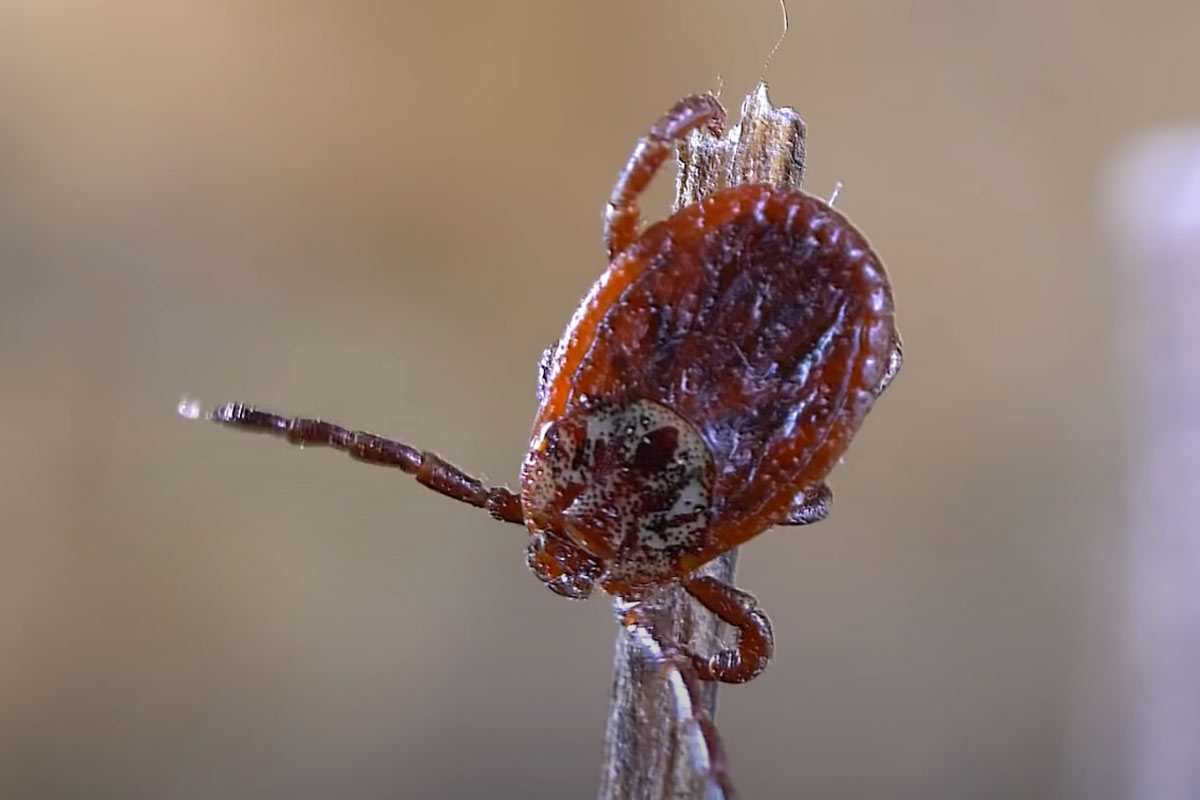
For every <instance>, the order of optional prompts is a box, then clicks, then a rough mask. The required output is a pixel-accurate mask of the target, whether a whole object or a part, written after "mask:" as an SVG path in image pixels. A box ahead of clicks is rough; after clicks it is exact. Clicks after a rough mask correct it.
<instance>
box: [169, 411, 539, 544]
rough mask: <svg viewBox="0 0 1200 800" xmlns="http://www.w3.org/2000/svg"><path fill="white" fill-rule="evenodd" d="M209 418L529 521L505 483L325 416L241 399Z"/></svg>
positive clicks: (498, 516) (515, 519)
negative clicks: (335, 454) (395, 472)
mask: <svg viewBox="0 0 1200 800" xmlns="http://www.w3.org/2000/svg"><path fill="white" fill-rule="evenodd" d="M189 416H190V414H189ZM209 418H210V419H211V420H212V421H213V422H217V423H220V424H222V425H227V426H229V427H232V428H239V429H241V430H246V431H255V432H257V433H268V434H270V435H272V436H277V437H279V438H281V439H285V440H287V441H288V442H291V443H292V444H294V445H299V446H301V447H303V446H305V445H316V446H323V447H332V448H333V449H335V450H341V451H343V452H345V453H348V454H349V455H350V457H351V458H355V459H357V460H359V461H362V462H365V463H367V464H374V465H376V466H381V467H395V468H396V469H399V470H400V471H401V472H405V473H407V474H409V475H412V476H413V477H414V478H416V479H417V482H418V483H420V484H421V485H423V486H425V487H426V488H429V489H432V490H433V491H435V492H437V493H438V494H443V495H445V496H446V497H449V498H451V499H453V500H457V501H459V502H460V503H467V504H468V505H472V506H475V507H476V508H482V509H486V510H487V511H488V512H489V513H490V514H491V515H492V516H493V517H495V518H496V519H498V520H500V521H502V522H512V523H515V524H518V525H520V524H524V521H525V520H524V515H523V514H522V511H521V499H520V498H519V497H518V496H517V495H516V494H514V493H513V492H510V491H509V490H508V489H505V488H504V487H503V486H488V485H486V484H485V483H483V482H482V481H480V480H479V479H478V478H475V477H472V476H471V475H468V474H467V473H465V472H463V471H462V470H461V469H459V468H458V467H456V466H454V465H453V464H451V463H449V462H448V461H445V460H443V459H442V458H441V457H439V456H438V455H436V454H434V453H430V452H428V451H426V450H418V449H417V448H415V447H412V446H411V445H408V444H405V443H404V442H397V441H393V440H391V439H384V438H383V437H382V436H376V435H375V434H373V433H367V432H366V431H355V430H350V429H348V428H344V427H342V426H341V425H337V424H335V423H332V422H326V421H325V420H320V419H309V418H306V417H287V416H284V415H282V414H276V413H274V412H271V411H264V410H262V409H260V408H255V407H253V406H249V405H245V404H243V403H225V404H224V405H221V406H218V407H217V409H216V410H215V411H213V413H212V414H211V415H210V417H209Z"/></svg>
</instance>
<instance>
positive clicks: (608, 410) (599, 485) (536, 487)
mask: <svg viewBox="0 0 1200 800" xmlns="http://www.w3.org/2000/svg"><path fill="white" fill-rule="evenodd" d="M712 476H713V465H712V456H711V454H710V453H709V450H708V448H707V447H706V446H705V444H704V441H703V440H702V439H701V438H700V434H699V433H697V432H696V429H695V428H693V427H692V426H691V425H690V424H689V423H688V422H687V421H686V420H684V419H683V418H682V417H680V416H679V415H678V414H676V413H675V412H673V411H671V410H670V409H669V408H666V407H665V406H663V405H660V404H659V403H655V402H653V401H650V400H634V401H631V402H628V403H624V404H595V405H592V406H590V407H587V408H580V409H577V410H576V411H574V412H573V413H571V414H568V415H567V416H564V417H562V418H560V419H558V420H556V421H554V422H551V423H548V424H547V425H546V426H545V427H544V428H543V429H542V430H540V431H538V432H537V433H536V434H535V436H534V440H533V442H532V444H531V445H530V449H529V454H528V456H526V458H525V464H524V467H523V469H522V472H521V502H522V505H523V507H524V509H525V519H526V522H527V523H528V525H529V528H530V531H531V532H532V533H534V534H535V535H538V534H543V535H549V536H553V537H557V538H559V539H561V540H565V541H567V542H570V543H571V544H573V545H575V546H576V547H577V548H579V549H581V550H582V551H584V552H586V553H587V554H589V555H590V556H592V557H593V558H595V559H598V560H600V561H611V560H613V559H637V560H639V561H659V562H663V563H665V562H667V561H668V560H670V561H673V559H670V556H671V555H672V553H678V552H679V551H681V550H688V549H698V548H699V546H700V545H701V543H702V540H703V534H704V529H705V528H706V527H707V525H708V517H709V502H710V495H711V488H712Z"/></svg>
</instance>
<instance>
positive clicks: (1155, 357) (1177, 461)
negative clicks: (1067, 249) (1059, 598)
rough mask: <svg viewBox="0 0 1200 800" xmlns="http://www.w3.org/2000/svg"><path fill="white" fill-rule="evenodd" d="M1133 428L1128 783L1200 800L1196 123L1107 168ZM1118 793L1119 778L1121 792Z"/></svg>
mask: <svg viewBox="0 0 1200 800" xmlns="http://www.w3.org/2000/svg"><path fill="white" fill-rule="evenodd" d="M1103 189H1104V202H1105V205H1104V213H1105V216H1106V220H1105V222H1106V224H1107V227H1108V230H1109V231H1110V232H1111V238H1110V240H1109V244H1110V246H1111V247H1112V252H1113V253H1114V256H1115V259H1116V265H1117V268H1118V269H1117V273H1116V278H1117V284H1116V286H1117V295H1116V301H1117V308H1116V310H1117V314H1118V319H1119V325H1118V342H1119V347H1120V351H1121V352H1120V356H1121V366H1122V370H1121V374H1122V376H1123V379H1124V380H1125V382H1126V383H1125V387H1124V391H1125V403H1124V407H1125V408H1126V409H1127V417H1126V428H1127V430H1128V433H1129V438H1128V442H1129V447H1128V461H1127V464H1128V482H1127V487H1128V488H1127V492H1128V493H1127V495H1126V503H1125V508H1126V517H1125V523H1126V526H1125V527H1126V533H1127V539H1126V548H1125V550H1124V552H1123V556H1124V569H1125V577H1126V579H1127V580H1126V583H1125V586H1124V590H1125V592H1126V595H1125V596H1126V598H1127V602H1126V603H1125V607H1124V610H1125V612H1126V616H1125V619H1124V620H1123V629H1122V631H1121V634H1120V636H1119V639H1118V641H1119V647H1120V648H1121V650H1122V651H1123V654H1122V655H1123V659H1122V662H1123V663H1122V666H1121V671H1122V672H1123V673H1124V674H1123V675H1122V680H1121V681H1120V684H1121V686H1122V687H1123V689H1122V693H1123V694H1124V697H1122V698H1121V701H1120V702H1119V704H1118V705H1119V706H1120V707H1121V709H1122V712H1121V713H1120V716H1121V717H1123V719H1121V720H1120V724H1121V730H1120V732H1119V735H1118V737H1117V741H1119V742H1120V745H1119V747H1120V749H1121V750H1122V751H1123V753H1122V760H1123V763H1122V764H1121V766H1120V768H1119V770H1118V772H1119V773H1120V774H1121V775H1122V780H1121V782H1122V783H1124V784H1125V785H1124V786H1123V787H1121V789H1120V790H1118V791H1116V792H1115V793H1114V794H1113V796H1119V797H1130V798H1139V799H1140V798H1145V799H1146V800H1174V799H1175V798H1179V800H1184V798H1188V799H1189V800H1194V798H1200V128H1192V129H1178V130H1173V131H1158V132H1154V133H1151V134H1148V135H1146V136H1145V137H1143V138H1141V139H1139V140H1137V141H1135V142H1133V143H1132V144H1131V145H1130V146H1129V147H1127V148H1125V149H1124V150H1123V151H1122V152H1121V153H1119V154H1118V157H1117V158H1116V159H1115V160H1114V161H1113V167H1112V169H1111V171H1110V172H1109V173H1108V175H1107V176H1106V182H1105V185H1104V187H1103ZM1113 788H1115V787H1113Z"/></svg>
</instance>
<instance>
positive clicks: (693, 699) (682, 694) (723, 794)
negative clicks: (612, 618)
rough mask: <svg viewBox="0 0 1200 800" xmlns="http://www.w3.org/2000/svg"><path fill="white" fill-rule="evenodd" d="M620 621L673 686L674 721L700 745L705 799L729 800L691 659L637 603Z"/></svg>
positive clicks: (720, 752)
mask: <svg viewBox="0 0 1200 800" xmlns="http://www.w3.org/2000/svg"><path fill="white" fill-rule="evenodd" d="M621 622H622V624H623V625H624V626H625V628H626V629H627V630H629V632H630V634H631V635H633V636H634V637H636V640H637V641H638V642H639V643H640V645H641V647H642V649H643V651H644V652H645V653H646V655H647V658H648V659H649V660H650V661H652V662H655V663H658V664H661V665H662V670H663V678H664V680H666V681H668V682H669V683H671V684H674V685H675V687H674V688H675V690H674V691H673V692H672V693H671V694H672V697H674V699H675V722H676V723H677V724H679V725H680V726H691V727H694V728H695V730H696V733H697V734H699V742H700V743H701V744H703V746H704V754H705V756H706V758H707V761H708V768H707V773H706V774H705V775H704V777H705V778H706V780H707V783H708V790H707V791H706V792H705V795H704V796H705V797H717V798H722V799H723V800H733V798H734V797H735V793H734V790H733V783H732V781H731V780H730V777H729V768H728V766H727V764H726V761H725V749H724V747H722V745H721V737H720V736H719V735H718V733H717V726H716V723H714V722H713V720H712V717H710V716H709V715H708V712H707V711H706V710H705V705H704V701H703V697H702V694H701V691H700V677H701V676H700V675H699V674H698V673H697V670H696V667H695V665H694V664H693V659H692V657H691V656H689V655H688V653H687V652H686V651H685V650H684V649H683V648H682V647H680V646H679V645H678V644H675V643H673V642H670V641H668V640H667V639H666V638H665V637H664V636H662V634H661V632H660V631H659V630H658V627H657V626H656V625H655V624H654V620H653V619H652V618H651V617H650V615H648V614H646V613H644V611H643V609H642V608H641V606H640V604H637V603H635V604H633V605H632V606H630V607H629V608H628V609H627V610H626V611H625V612H624V613H623V614H622V615H621Z"/></svg>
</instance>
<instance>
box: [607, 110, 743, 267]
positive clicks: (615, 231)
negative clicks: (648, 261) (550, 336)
mask: <svg viewBox="0 0 1200 800" xmlns="http://www.w3.org/2000/svg"><path fill="white" fill-rule="evenodd" d="M705 123H707V124H708V125H709V126H710V127H712V128H713V129H714V130H715V131H716V132H718V133H720V132H721V131H722V130H723V129H724V127H725V109H723V108H721V104H720V103H718V102H717V99H716V98H715V97H713V96H712V95H711V94H694V95H690V96H688V97H685V98H683V99H682V100H680V101H679V102H678V103H676V104H675V106H674V107H673V108H672V109H671V110H670V111H668V112H667V113H666V114H664V115H663V117H662V119H660V120H659V121H658V122H656V123H654V125H653V126H652V127H651V128H650V130H649V131H648V132H647V133H646V135H645V136H643V137H642V138H641V139H639V140H638V143H637V145H636V146H635V147H634V148H633V152H632V153H630V155H629V161H628V162H627V163H626V164H625V167H624V169H622V170H621V174H620V176H618V178H617V183H616V185H615V186H613V190H612V196H611V197H609V200H608V206H607V207H606V208H605V211H604V246H605V247H607V248H608V258H609V260H610V261H611V260H612V259H613V258H614V257H615V256H616V255H617V254H618V253H620V252H621V251H623V250H624V249H625V248H627V247H629V245H631V244H633V240H634V238H635V237H636V236H637V226H638V216H639V210H638V202H637V198H638V195H640V194H641V193H642V192H643V191H645V189H646V187H647V186H649V185H650V181H651V179H653V178H654V173H656V172H658V168H659V167H661V166H662V163H663V162H664V161H665V160H666V159H667V156H669V155H671V151H672V149H673V148H674V146H675V142H677V141H679V140H680V139H682V138H683V137H684V136H687V135H688V133H689V132H690V131H692V130H693V129H695V128H698V127H700V126H701V125H704V124H705Z"/></svg>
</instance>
